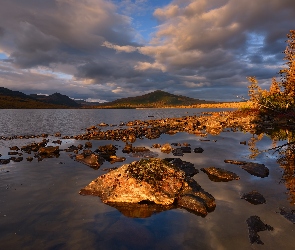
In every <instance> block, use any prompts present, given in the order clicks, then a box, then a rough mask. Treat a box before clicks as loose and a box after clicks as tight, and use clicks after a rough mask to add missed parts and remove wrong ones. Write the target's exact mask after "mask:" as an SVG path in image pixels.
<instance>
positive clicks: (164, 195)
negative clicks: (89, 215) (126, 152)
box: [81, 159, 185, 205]
mask: <svg viewBox="0 0 295 250" xmlns="http://www.w3.org/2000/svg"><path fill="white" fill-rule="evenodd" d="M184 178H185V174H184V172H182V171H180V170H178V169H177V168H175V167H173V166H172V165H171V164H168V163H167V162H164V161H161V160H159V159H151V160H140V161H136V162H133V163H131V164H127V165H123V166H122V167H120V168H119V169H117V170H114V171H111V172H110V173H108V174H106V175H103V176H101V177H99V178H97V179H96V180H94V181H92V182H91V183H90V184H89V185H88V186H87V187H85V188H84V189H82V190H81V193H82V194H83V193H87V191H89V192H90V194H94V195H98V196H100V198H101V199H102V201H103V202H105V203H108V202H129V203H139V202H141V201H145V200H148V201H151V202H154V203H156V204H162V205H170V204H172V203H173V202H174V200H175V198H176V197H177V195H178V194H179V192H180V190H181V188H182V185H183V181H184Z"/></svg>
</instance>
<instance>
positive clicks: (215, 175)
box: [201, 167, 240, 182]
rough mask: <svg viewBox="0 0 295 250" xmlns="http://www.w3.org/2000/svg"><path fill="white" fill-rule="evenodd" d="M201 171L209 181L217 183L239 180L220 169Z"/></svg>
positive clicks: (231, 173) (203, 169) (236, 176)
mask: <svg viewBox="0 0 295 250" xmlns="http://www.w3.org/2000/svg"><path fill="white" fill-rule="evenodd" d="M201 170H202V171H203V172H204V173H206V174H207V175H208V177H209V179H210V180H211V181H215V182H219V181H224V182H226V181H232V180H239V179H240V177H239V176H238V175H237V174H235V173H233V172H231V171H228V170H225V169H222V168H215V167H209V168H201Z"/></svg>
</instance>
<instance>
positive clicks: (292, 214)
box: [280, 208, 295, 224]
mask: <svg viewBox="0 0 295 250" xmlns="http://www.w3.org/2000/svg"><path fill="white" fill-rule="evenodd" d="M280 214H281V215H283V216H284V217H285V218H286V219H287V220H288V221H290V222H292V223H293V224H295V211H294V210H291V211H287V210H286V209H285V208H280Z"/></svg>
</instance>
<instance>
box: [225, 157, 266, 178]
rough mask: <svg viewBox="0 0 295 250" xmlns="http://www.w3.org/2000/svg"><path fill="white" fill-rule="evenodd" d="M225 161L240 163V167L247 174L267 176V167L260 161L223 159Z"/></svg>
mask: <svg viewBox="0 0 295 250" xmlns="http://www.w3.org/2000/svg"><path fill="white" fill-rule="evenodd" d="M224 162H225V163H230V164H236V165H240V166H241V168H242V169H244V170H245V171H247V172H248V173H249V174H251V175H254V176H257V177H261V178H264V177H267V176H268V175H269V169H268V168H267V167H266V166H265V165H264V164H260V163H255V162H247V161H235V160H224Z"/></svg>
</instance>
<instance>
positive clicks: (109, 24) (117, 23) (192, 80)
mask: <svg viewBox="0 0 295 250" xmlns="http://www.w3.org/2000/svg"><path fill="white" fill-rule="evenodd" d="M151 2H152V1H146V0H124V1H117V0H114V1H107V0H55V1H47V0H30V1H23V0H2V1H1V8H0V24H1V27H0V53H3V54H5V55H6V57H7V58H6V57H5V58H4V59H0V60H1V61H0V83H1V84H2V85H3V86H4V85H5V86H6V87H9V86H11V88H14V89H17V90H28V89H29V90H32V92H34V90H36V92H38V91H42V93H43V92H44V91H45V92H46V91H47V92H48V93H49V94H50V91H51V90H53V89H54V90H57V91H59V92H62V93H64V94H68V95H69V94H71V95H72V97H75V98H84V99H85V97H86V98H96V99H102V100H113V99H117V98H121V97H127V96H131V95H133V96H134V95H138V94H142V93H147V92H150V91H153V90H156V89H162V90H165V91H169V92H171V93H177V94H182V95H187V96H191V97H196V98H199V99H216V98H217V97H216V95H217V94H216V93H218V95H219V96H218V98H220V99H222V98H224V99H229V97H230V96H236V95H240V94H241V93H244V94H243V95H244V96H246V93H247V80H246V76H249V75H256V76H257V77H258V79H259V81H260V82H261V83H263V84H264V85H265V86H267V82H269V83H270V82H271V81H270V79H271V77H272V76H275V75H276V72H277V71H279V68H280V67H281V66H282V64H283V63H284V62H283V61H282V58H283V54H282V53H281V52H282V51H283V50H284V49H285V46H286V44H285V39H286V34H287V33H288V32H289V30H290V29H294V27H293V22H294V18H295V6H294V4H293V0H260V1H255V0H239V4H237V3H236V2H235V1H231V0H174V1H171V2H170V3H169V4H167V5H165V6H163V7H161V8H156V7H155V5H151ZM151 8H154V14H153V17H154V18H155V19H157V21H158V26H157V27H155V29H154V31H155V32H154V33H153V34H151V36H152V39H151V40H150V41H149V42H148V43H141V42H140V41H141V40H139V39H138V37H140V34H139V32H138V31H137V30H136V29H135V26H134V23H133V19H132V17H133V16H135V15H136V16H140V15H142V14H143V13H145V11H146V9H149V11H150V9H151ZM139 20H140V19H137V22H138V21H139ZM210 91H211V92H210ZM45 92H44V93H45ZM95 95H98V96H95Z"/></svg>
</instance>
